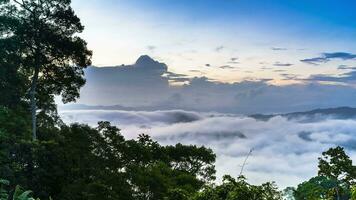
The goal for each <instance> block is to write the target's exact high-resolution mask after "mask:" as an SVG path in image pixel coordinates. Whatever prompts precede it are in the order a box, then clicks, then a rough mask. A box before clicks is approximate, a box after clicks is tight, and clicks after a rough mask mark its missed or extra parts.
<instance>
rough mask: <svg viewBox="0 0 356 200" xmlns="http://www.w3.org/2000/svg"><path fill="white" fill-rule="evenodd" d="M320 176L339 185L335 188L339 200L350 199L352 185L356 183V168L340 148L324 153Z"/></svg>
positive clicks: (320, 164)
mask: <svg viewBox="0 0 356 200" xmlns="http://www.w3.org/2000/svg"><path fill="white" fill-rule="evenodd" d="M318 174H319V176H325V177H327V178H328V179H330V180H334V181H335V182H336V183H337V184H336V185H335V188H334V190H335V196H336V199H337V200H339V199H343V198H348V196H349V191H350V187H351V185H352V184H355V183H356V166H354V165H352V160H351V159H350V157H349V156H348V155H347V154H346V153H345V151H344V148H342V147H340V146H338V147H335V148H330V149H329V150H327V151H325V152H323V153H322V157H320V158H319V172H318ZM343 196H346V197H343Z"/></svg>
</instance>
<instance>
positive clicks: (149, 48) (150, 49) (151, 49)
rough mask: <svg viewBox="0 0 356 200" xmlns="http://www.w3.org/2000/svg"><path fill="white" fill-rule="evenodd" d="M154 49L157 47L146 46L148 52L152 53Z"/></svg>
mask: <svg viewBox="0 0 356 200" xmlns="http://www.w3.org/2000/svg"><path fill="white" fill-rule="evenodd" d="M156 48H157V47H156V46H153V45H148V46H147V49H148V50H149V51H154V50H155V49H156Z"/></svg>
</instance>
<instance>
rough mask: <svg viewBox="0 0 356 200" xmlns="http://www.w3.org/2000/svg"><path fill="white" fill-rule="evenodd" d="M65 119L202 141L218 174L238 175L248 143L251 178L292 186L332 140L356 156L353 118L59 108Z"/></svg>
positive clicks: (130, 133)
mask: <svg viewBox="0 0 356 200" xmlns="http://www.w3.org/2000/svg"><path fill="white" fill-rule="evenodd" d="M60 114H61V116H62V118H63V120H64V121H65V122H84V123H89V124H90V125H93V126H94V125H95V124H96V123H97V121H101V120H107V121H111V122H112V123H113V124H115V125H117V126H119V128H121V129H122V134H123V135H124V136H125V137H127V138H135V137H136V136H137V135H138V134H140V133H146V134H149V135H151V136H152V137H153V138H155V139H156V140H158V141H159V142H160V143H161V144H175V143H177V142H181V143H183V144H197V145H205V146H207V147H210V148H212V149H213V150H214V152H215V153H216V154H217V162H216V167H217V175H218V177H220V178H221V176H222V175H223V174H231V175H233V176H237V175H238V174H239V172H240V165H241V164H242V163H243V160H244V159H245V157H246V155H247V154H248V152H249V150H250V149H251V148H253V149H254V151H253V153H252V156H251V157H250V158H249V160H248V164H247V166H246V167H245V171H244V174H245V175H246V176H247V177H248V179H249V180H250V181H251V182H253V183H261V182H265V181H270V180H275V181H276V182H277V183H278V184H279V185H280V186H281V187H285V186H289V185H296V184H297V183H300V182H301V181H303V180H306V179H308V178H310V177H311V176H314V175H316V172H317V158H318V156H320V155H321V152H323V151H325V150H327V149H328V148H329V147H332V146H335V145H342V146H344V147H346V149H347V151H348V153H349V154H350V155H351V157H352V158H353V159H354V160H355V159H356V140H354V139H353V138H354V137H355V135H356V131H355V130H356V120H354V119H347V120H340V119H331V118H323V119H322V120H319V121H315V120H313V121H309V122H308V121H306V120H305V119H303V120H296V119H291V120H288V119H287V118H284V117H280V116H277V117H274V118H272V119H270V120H268V121H257V120H255V119H253V118H250V117H244V116H241V115H231V114H219V113H198V112H187V111H182V110H170V111H109V110H107V111H102V110H101V111H100V110H90V111H87V110H82V111H78V110H77V111H75V110H73V111H62V112H60Z"/></svg>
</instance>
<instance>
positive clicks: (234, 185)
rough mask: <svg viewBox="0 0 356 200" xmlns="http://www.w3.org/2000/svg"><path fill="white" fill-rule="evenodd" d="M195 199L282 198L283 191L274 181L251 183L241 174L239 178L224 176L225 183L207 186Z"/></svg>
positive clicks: (247, 199) (263, 199) (268, 199)
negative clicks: (258, 183)
mask: <svg viewBox="0 0 356 200" xmlns="http://www.w3.org/2000/svg"><path fill="white" fill-rule="evenodd" d="M193 199H194V200H240V199H241V200H255V199H259V200H280V199H282V195H281V192H279V191H278V189H277V187H276V185H275V184H274V183H269V182H268V183H264V184H262V185H260V186H256V185H251V184H249V183H247V182H246V179H245V178H244V177H243V176H241V177H238V178H237V179H234V178H232V177H231V176H227V175H226V176H224V178H223V184H222V185H219V186H207V187H206V188H204V190H203V191H202V192H199V193H198V194H197V195H196V196H195V197H194V198H193Z"/></svg>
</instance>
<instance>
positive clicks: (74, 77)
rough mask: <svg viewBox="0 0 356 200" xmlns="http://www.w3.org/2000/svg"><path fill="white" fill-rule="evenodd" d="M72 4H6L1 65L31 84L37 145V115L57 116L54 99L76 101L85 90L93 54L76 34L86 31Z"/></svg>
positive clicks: (22, 0) (60, 0) (54, 0)
mask: <svg viewBox="0 0 356 200" xmlns="http://www.w3.org/2000/svg"><path fill="white" fill-rule="evenodd" d="M70 3H71V1H70V0H51V1H44V0H11V1H10V0H0V27H1V28H0V47H1V48H2V50H0V54H1V55H4V58H2V59H0V65H2V66H1V67H0V68H2V67H3V66H6V67H7V69H8V68H9V67H10V68H12V69H8V70H10V71H11V70H12V71H14V70H17V71H22V72H23V74H24V75H26V76H27V77H28V79H31V81H29V82H30V83H29V85H28V94H29V100H30V105H31V106H30V107H31V116H32V133H33V139H36V138H37V134H36V132H37V128H36V125H37V122H36V112H37V110H38V109H41V111H42V112H48V111H55V104H54V95H62V99H63V101H64V102H70V101H74V100H75V98H76V97H78V96H79V88H80V87H81V86H83V85H84V83H85V80H84V79H83V68H85V67H86V66H88V65H89V64H90V58H91V51H89V50H88V49H87V47H86V42H85V41H84V40H82V39H81V38H80V37H78V36H77V35H76V34H77V33H80V32H82V31H83V29H84V27H83V26H82V25H81V23H80V20H79V18H78V17H77V16H76V15H75V13H74V11H73V10H72V8H71V7H70Z"/></svg>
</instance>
